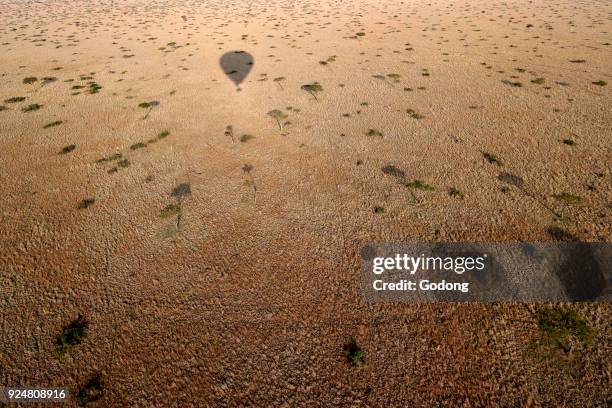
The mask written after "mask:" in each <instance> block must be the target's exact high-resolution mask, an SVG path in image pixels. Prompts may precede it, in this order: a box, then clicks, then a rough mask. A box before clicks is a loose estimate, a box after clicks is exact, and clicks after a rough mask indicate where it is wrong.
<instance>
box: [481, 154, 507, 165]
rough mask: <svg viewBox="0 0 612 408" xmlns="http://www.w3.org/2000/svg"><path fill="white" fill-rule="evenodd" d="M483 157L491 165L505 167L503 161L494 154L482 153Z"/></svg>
mask: <svg viewBox="0 0 612 408" xmlns="http://www.w3.org/2000/svg"><path fill="white" fill-rule="evenodd" d="M481 153H482V156H483V157H484V158H485V159H486V160H487V161H488V162H489V163H491V164H497V165H498V166H503V165H504V163H503V162H502V160H501V159H500V158H499V157H497V156H496V155H494V154H493V153H488V152H481Z"/></svg>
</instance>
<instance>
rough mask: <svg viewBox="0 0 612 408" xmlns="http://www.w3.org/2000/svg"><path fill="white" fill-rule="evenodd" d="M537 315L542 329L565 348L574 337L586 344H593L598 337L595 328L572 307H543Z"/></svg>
mask: <svg viewBox="0 0 612 408" xmlns="http://www.w3.org/2000/svg"><path fill="white" fill-rule="evenodd" d="M537 316H538V326H539V328H540V331H541V332H542V333H543V334H544V335H545V336H547V337H548V338H549V339H551V340H553V341H555V342H557V343H558V344H559V345H560V346H561V347H563V348H564V349H567V348H568V346H567V342H568V340H570V338H572V337H573V338H575V339H576V340H578V341H579V342H580V343H582V344H583V345H585V346H590V345H592V344H593V342H594V341H595V338H596V337H597V334H596V332H595V330H594V329H593V328H591V327H590V326H589V325H588V323H587V322H586V320H585V319H584V318H583V317H582V316H580V314H579V313H578V312H577V311H576V310H574V309H572V308H570V307H542V308H540V309H539V310H538V311H537Z"/></svg>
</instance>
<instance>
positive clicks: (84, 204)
mask: <svg viewBox="0 0 612 408" xmlns="http://www.w3.org/2000/svg"><path fill="white" fill-rule="evenodd" d="M95 202H96V199H95V198H86V199H84V200H81V201H80V202H79V205H78V206H77V208H78V209H79V210H83V209H85V208H87V207H90V206H92V205H93V203H95Z"/></svg>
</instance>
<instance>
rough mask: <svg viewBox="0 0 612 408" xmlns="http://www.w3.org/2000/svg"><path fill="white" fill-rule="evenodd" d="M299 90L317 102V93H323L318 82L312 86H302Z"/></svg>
mask: <svg viewBox="0 0 612 408" xmlns="http://www.w3.org/2000/svg"><path fill="white" fill-rule="evenodd" d="M301 89H302V90H303V91H306V92H308V93H309V94H311V95H312V97H313V98H315V101H318V99H317V93H318V92H323V87H322V86H321V84H320V83H318V82H313V83H312V84H306V85H302V86H301Z"/></svg>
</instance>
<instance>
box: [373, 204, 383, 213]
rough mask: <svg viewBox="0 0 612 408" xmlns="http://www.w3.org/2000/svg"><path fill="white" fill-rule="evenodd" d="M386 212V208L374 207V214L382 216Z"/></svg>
mask: <svg viewBox="0 0 612 408" xmlns="http://www.w3.org/2000/svg"><path fill="white" fill-rule="evenodd" d="M384 212H385V207H378V206H377V207H374V214H382V213H384Z"/></svg>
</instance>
